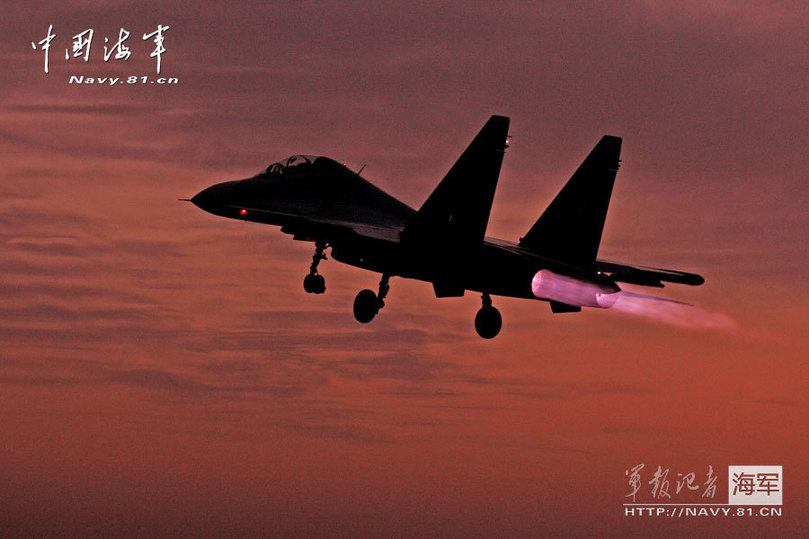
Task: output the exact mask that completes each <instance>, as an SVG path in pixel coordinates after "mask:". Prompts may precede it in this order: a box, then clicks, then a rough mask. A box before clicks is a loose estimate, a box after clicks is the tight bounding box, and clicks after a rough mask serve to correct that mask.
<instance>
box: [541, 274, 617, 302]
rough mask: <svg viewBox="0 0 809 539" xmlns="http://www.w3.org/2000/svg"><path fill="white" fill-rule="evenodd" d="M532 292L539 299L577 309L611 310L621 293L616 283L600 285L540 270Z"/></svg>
mask: <svg viewBox="0 0 809 539" xmlns="http://www.w3.org/2000/svg"><path fill="white" fill-rule="evenodd" d="M531 290H532V291H533V293H534V295H535V296H536V297H538V298H539V299H547V300H550V301H557V302H559V303H564V304H566V305H573V306H576V307H597V308H600V309H609V308H610V307H612V306H613V305H615V302H616V301H618V294H619V292H620V291H621V289H620V288H618V286H617V285H615V284H614V283H609V284H599V283H594V282H590V281H582V280H580V279H576V278H574V277H568V276H566V275H560V274H558V273H554V272H552V271H549V270H540V271H538V272H537V273H536V275H534V278H533V280H532V281H531Z"/></svg>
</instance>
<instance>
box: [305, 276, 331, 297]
mask: <svg viewBox="0 0 809 539" xmlns="http://www.w3.org/2000/svg"><path fill="white" fill-rule="evenodd" d="M303 289H304V290H305V291H306V293H307V294H322V293H323V292H325V291H326V279H324V278H323V276H322V275H312V274H311V273H310V274H309V275H307V276H306V277H304V278H303Z"/></svg>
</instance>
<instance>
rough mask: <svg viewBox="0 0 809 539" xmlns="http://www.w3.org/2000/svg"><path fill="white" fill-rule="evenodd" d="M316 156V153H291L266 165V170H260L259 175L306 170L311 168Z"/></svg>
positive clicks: (284, 174) (287, 173)
mask: <svg viewBox="0 0 809 539" xmlns="http://www.w3.org/2000/svg"><path fill="white" fill-rule="evenodd" d="M318 158H319V157H318V156H317V155H293V156H291V157H287V158H286V159H282V160H281V161H278V162H277V163H273V164H272V165H270V166H268V167H267V170H266V171H264V172H262V173H261V175H265V176H286V175H291V174H299V173H301V172H307V171H309V170H311V168H312V167H313V166H314V164H315V160H317V159H318Z"/></svg>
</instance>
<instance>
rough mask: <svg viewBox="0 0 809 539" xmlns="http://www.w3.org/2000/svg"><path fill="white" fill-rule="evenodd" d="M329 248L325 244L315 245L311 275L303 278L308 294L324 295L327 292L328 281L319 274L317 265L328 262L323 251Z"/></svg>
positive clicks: (318, 243)
mask: <svg viewBox="0 0 809 539" xmlns="http://www.w3.org/2000/svg"><path fill="white" fill-rule="evenodd" d="M326 247H328V245H327V244H326V243H325V242H320V241H319V242H317V243H315V254H314V255H312V265H311V266H309V275H307V276H306V277H304V278H303V289H304V290H305V291H306V293H307V294H322V293H323V292H325V291H326V279H324V278H323V276H322V275H319V274H318V273H317V265H318V264H320V261H321V260H326V255H325V254H323V251H324V250H325V249H326Z"/></svg>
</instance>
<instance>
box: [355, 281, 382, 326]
mask: <svg viewBox="0 0 809 539" xmlns="http://www.w3.org/2000/svg"><path fill="white" fill-rule="evenodd" d="M378 312H379V300H378V299H377V297H376V293H374V291H373V290H369V289H367V288H366V289H365V290H360V292H359V293H358V294H357V297H356V298H354V318H356V319H357V322H359V323H361V324H367V323H368V322H370V321H371V320H373V319H374V317H375V316H376V315H377V313H378Z"/></svg>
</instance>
